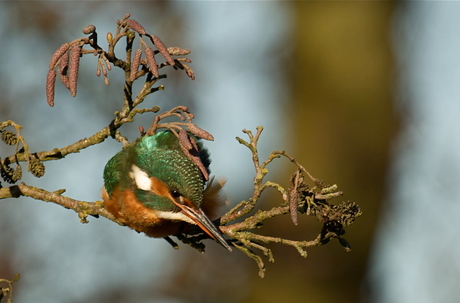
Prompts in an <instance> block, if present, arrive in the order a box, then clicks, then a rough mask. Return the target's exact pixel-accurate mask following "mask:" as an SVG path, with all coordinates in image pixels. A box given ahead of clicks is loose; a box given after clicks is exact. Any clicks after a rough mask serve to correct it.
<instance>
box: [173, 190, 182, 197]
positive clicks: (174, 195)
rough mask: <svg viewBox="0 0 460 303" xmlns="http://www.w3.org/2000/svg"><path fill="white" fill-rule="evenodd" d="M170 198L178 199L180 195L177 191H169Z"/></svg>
mask: <svg viewBox="0 0 460 303" xmlns="http://www.w3.org/2000/svg"><path fill="white" fill-rule="evenodd" d="M171 196H172V197H173V198H179V197H180V193H179V192H178V191H177V190H172V191H171Z"/></svg>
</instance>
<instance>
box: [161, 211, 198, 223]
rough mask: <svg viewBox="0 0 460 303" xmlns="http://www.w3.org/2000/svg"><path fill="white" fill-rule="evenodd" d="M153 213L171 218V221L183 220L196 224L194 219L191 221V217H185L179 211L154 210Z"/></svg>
mask: <svg viewBox="0 0 460 303" xmlns="http://www.w3.org/2000/svg"><path fill="white" fill-rule="evenodd" d="M155 214H156V215H157V216H158V217H160V218H162V219H166V220H171V221H185V222H187V223H190V224H194V225H196V223H195V221H193V220H192V219H190V218H189V217H187V216H186V215H184V214H183V213H180V212H179V213H176V212H172V211H161V210H157V211H155Z"/></svg>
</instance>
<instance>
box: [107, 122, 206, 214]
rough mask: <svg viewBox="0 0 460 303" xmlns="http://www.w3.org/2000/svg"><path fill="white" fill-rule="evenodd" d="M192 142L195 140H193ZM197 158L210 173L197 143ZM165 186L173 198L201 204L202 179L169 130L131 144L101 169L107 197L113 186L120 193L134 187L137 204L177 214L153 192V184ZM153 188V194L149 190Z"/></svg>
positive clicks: (175, 209) (174, 208) (198, 170)
mask: <svg viewBox="0 0 460 303" xmlns="http://www.w3.org/2000/svg"><path fill="white" fill-rule="evenodd" d="M192 140H196V139H194V137H192ZM197 146H198V153H199V158H200V160H201V162H202V163H203V165H204V166H205V167H206V169H207V170H208V172H209V164H210V158H209V153H208V151H207V150H206V149H205V148H204V147H203V146H202V144H201V142H199V141H198V142H197ZM155 180H159V181H161V182H163V183H164V184H165V185H167V187H168V190H169V193H171V195H172V196H173V197H175V196H176V197H177V196H183V197H185V198H186V199H188V200H190V201H191V203H192V204H193V205H194V206H195V207H197V208H199V207H200V206H201V203H202V201H203V188H204V185H205V179H204V177H203V174H202V173H201V171H200V169H199V168H198V167H197V165H195V163H194V162H193V161H192V160H191V159H190V158H189V157H187V156H186V155H185V154H184V152H183V151H182V149H181V146H180V144H179V140H178V138H177V137H176V136H175V135H174V134H173V133H171V132H170V131H163V132H159V133H157V134H156V135H154V136H144V137H142V138H140V139H139V140H138V141H136V142H135V143H134V144H133V145H131V146H128V147H127V148H125V149H124V150H122V151H120V152H119V153H118V154H116V155H115V156H114V157H113V158H112V159H111V160H110V161H109V162H108V163H107V165H106V167H105V170H104V181H105V188H106V190H107V193H108V194H109V195H111V194H112V192H113V191H114V189H115V187H116V186H119V187H120V188H119V190H125V189H127V188H130V187H134V188H133V190H135V191H136V195H137V196H138V198H139V201H140V202H142V203H143V204H144V205H145V206H147V207H149V208H152V209H156V210H162V211H178V210H179V209H178V207H177V206H176V205H174V204H173V203H171V201H170V200H169V199H168V198H167V197H166V196H165V195H164V194H165V193H163V192H157V193H155V186H154V184H152V182H155ZM152 186H154V187H153V189H154V190H153V191H152V190H150V189H151V188H152Z"/></svg>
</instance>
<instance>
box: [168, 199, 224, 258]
mask: <svg viewBox="0 0 460 303" xmlns="http://www.w3.org/2000/svg"><path fill="white" fill-rule="evenodd" d="M176 205H177V206H179V207H180V208H181V210H182V213H184V214H185V215H186V216H187V217H189V218H190V219H192V220H193V221H194V222H195V223H196V224H197V225H198V226H199V227H200V228H201V229H202V230H203V231H204V232H205V233H207V234H208V235H209V236H210V237H211V238H213V239H214V240H216V241H217V242H219V244H221V245H222V246H223V247H225V248H226V249H227V250H228V251H232V248H231V247H230V245H228V243H227V241H226V240H225V239H224V237H223V235H222V233H221V232H220V230H218V229H217V227H216V226H215V225H214V224H213V223H212V222H211V220H210V219H209V218H208V217H207V216H206V215H205V214H204V212H203V210H201V208H199V209H193V208H191V207H190V206H187V205H184V204H179V203H176Z"/></svg>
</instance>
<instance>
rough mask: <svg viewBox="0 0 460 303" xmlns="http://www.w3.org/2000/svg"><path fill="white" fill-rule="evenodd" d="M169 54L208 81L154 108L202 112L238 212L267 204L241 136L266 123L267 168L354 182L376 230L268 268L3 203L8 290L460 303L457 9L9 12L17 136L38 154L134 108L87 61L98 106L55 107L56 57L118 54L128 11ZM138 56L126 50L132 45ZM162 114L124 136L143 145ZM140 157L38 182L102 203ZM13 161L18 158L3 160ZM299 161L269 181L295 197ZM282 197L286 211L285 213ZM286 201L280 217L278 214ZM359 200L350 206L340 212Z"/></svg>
mask: <svg viewBox="0 0 460 303" xmlns="http://www.w3.org/2000/svg"><path fill="white" fill-rule="evenodd" d="M128 12H129V13H131V16H132V18H133V19H135V20H137V21H139V22H140V23H141V24H142V25H143V26H144V27H145V28H146V30H147V31H148V32H149V33H151V34H154V35H157V36H159V37H160V38H161V39H162V40H163V41H164V42H165V44H166V45H167V46H179V47H183V48H188V49H191V50H192V53H191V55H190V58H191V59H192V61H193V63H192V64H191V66H192V68H193V69H194V71H195V73H196V80H195V81H190V80H189V79H188V78H187V77H186V75H185V73H182V72H175V71H173V70H172V69H171V70H169V71H167V73H168V78H167V79H165V80H163V81H162V82H161V84H164V85H165V87H166V88H165V90H164V91H161V92H157V93H155V94H153V95H151V96H150V97H149V98H148V100H147V101H146V105H145V106H153V105H159V106H160V107H161V108H162V110H167V109H170V108H172V107H174V106H176V105H187V106H189V107H190V109H191V111H192V112H193V113H195V115H196V117H197V118H196V123H197V124H198V125H200V126H201V127H203V128H204V129H206V130H208V131H209V132H211V133H212V134H213V135H214V136H215V138H216V140H215V141H214V142H212V143H209V144H207V146H208V148H209V149H210V151H211V153H212V158H213V163H212V166H211V169H212V172H213V174H215V175H216V176H220V177H223V178H226V179H227V180H228V183H227V186H226V188H227V195H228V196H229V199H230V202H231V203H233V204H234V203H237V202H238V201H240V200H243V199H247V198H248V197H249V196H250V195H251V190H252V186H251V184H252V178H253V170H252V164H251V159H250V153H249V151H248V150H247V149H245V148H244V147H243V146H241V145H239V144H238V143H237V142H236V140H235V139H234V137H236V136H243V134H242V133H241V130H242V129H250V130H255V128H256V126H258V125H263V126H264V128H265V130H264V133H263V134H262V138H261V140H260V147H261V155H262V157H264V156H266V155H268V154H269V153H270V152H271V151H272V150H281V149H284V150H286V151H288V152H290V154H291V155H293V156H294V157H295V158H296V159H297V160H298V161H299V162H301V163H302V164H303V165H304V166H305V167H306V168H307V169H308V170H309V171H310V172H311V173H312V174H313V175H314V176H315V177H317V178H320V179H323V180H325V181H326V182H328V183H336V184H338V186H339V189H341V190H343V191H344V192H345V196H344V197H343V199H344V200H353V201H356V202H357V203H358V204H359V205H360V206H361V208H362V211H363V213H364V214H363V216H362V217H360V218H359V219H358V220H357V221H356V222H355V224H354V225H352V226H351V227H349V228H348V229H347V234H346V235H345V238H346V239H347V240H348V241H349V242H350V243H351V245H352V252H350V253H346V252H345V251H344V249H343V248H342V247H341V246H340V245H339V244H338V243H337V242H336V241H334V242H331V243H329V244H328V245H326V246H323V247H316V248H311V249H309V250H308V253H309V255H308V257H307V258H306V259H304V258H302V257H300V256H299V255H298V254H297V252H296V251H295V249H293V248H291V247H284V246H279V245H272V246H271V248H273V252H274V257H275V263H268V261H267V262H266V264H267V270H266V277H265V278H264V279H260V278H259V277H258V275H257V272H258V270H257V266H256V265H255V263H254V262H253V261H252V260H250V259H248V258H247V257H246V256H243V255H242V254H241V253H239V252H236V251H235V252H233V253H231V254H230V253H228V252H226V251H225V250H224V249H222V248H221V247H219V246H218V245H217V244H215V243H212V242H208V243H207V252H206V253H205V254H204V255H201V254H200V253H198V252H197V251H195V250H193V249H191V248H189V247H187V246H185V245H181V247H180V249H179V250H178V251H175V250H173V249H172V248H171V247H170V246H169V244H167V243H166V242H165V241H163V240H159V239H151V238H147V237H145V236H144V235H141V234H137V233H135V232H133V231H132V230H129V229H128V228H125V227H120V226H118V225H116V224H113V223H112V222H110V221H108V220H106V219H104V218H100V219H95V218H89V220H90V223H89V224H86V225H85V224H81V223H79V219H78V217H77V215H76V214H75V213H74V212H73V211H69V210H66V209H64V208H62V207H59V206H57V205H54V204H52V203H44V202H42V201H35V200H32V199H26V198H21V199H8V200H2V201H0V231H1V232H0V278H5V279H10V278H12V277H13V276H14V274H15V273H18V272H19V273H20V274H21V280H20V281H19V282H18V283H16V284H15V285H14V298H13V299H14V300H13V302H15V303H18V302H165V303H181V302H279V301H281V300H283V302H315V303H316V302H318V303H322V302H325V303H326V302H457V300H458V297H459V295H460V291H459V289H458V285H459V283H460V261H459V258H458V255H459V254H460V247H459V245H457V244H456V239H457V236H458V230H459V225H460V224H459V220H458V219H457V217H458V213H459V211H460V209H459V208H460V207H459V205H460V204H459V202H460V192H459V186H458V182H459V180H460V169H459V168H460V167H459V166H460V161H459V160H460V156H459V150H460V148H459V147H460V140H459V136H458V134H457V132H456V131H457V130H458V129H459V119H458V116H459V114H460V102H459V101H458V99H459V97H460V86H459V85H458V82H459V81H460V36H459V35H458V32H459V31H458V29H459V28H460V21H459V20H458V13H459V12H460V3H457V2H393V1H382V2H380V1H379V2H361V1H359V2H355V1H343V2H342V1H340V2H335V1H327V2H324V1H318V2H313V1H308V2H299V1H295V2H290V1H283V2H276V1H274V2H261V1H260V2H259V1H253V2H236V1H235V2H233V1H232V2H230V1H215V2H201V1H196V2H195V1H194V2H184V1H169V2H163V1H158V2H157V1H152V2H147V1H139V2H137V1H130V2H118V1H104V2H103V1H95V2H77V1H52V2H49V1H46V2H41V1H8V2H0V20H1V21H0V22H1V27H0V39H1V41H2V42H1V46H2V53H1V56H0V67H1V68H0V91H1V92H2V93H1V97H0V121H4V120H14V121H15V122H16V123H18V124H20V125H22V126H23V127H24V129H23V131H22V135H23V136H24V137H25V138H26V140H27V142H28V144H29V147H30V148H31V149H32V150H34V151H42V150H50V149H52V148H54V147H63V146H66V145H69V144H71V143H73V142H75V141H78V140H80V139H82V138H84V137H88V136H90V135H92V134H94V133H95V132H97V131H98V130H100V129H101V128H103V127H104V126H106V125H107V124H108V123H110V121H111V120H112V117H113V112H114V111H115V110H117V109H118V108H119V107H120V104H121V102H122V86H120V85H122V80H123V76H122V75H121V74H120V72H119V71H117V70H116V69H114V70H112V71H111V72H110V73H109V78H110V80H111V85H110V86H109V87H106V86H105V85H104V83H103V79H99V78H97V77H96V76H95V71H96V65H95V64H96V59H95V58H92V57H91V56H85V57H84V59H83V61H82V62H83V63H82V68H81V70H80V74H79V85H78V95H77V97H76V98H71V97H70V95H69V94H68V92H67V91H66V90H65V88H64V87H63V86H62V85H60V84H59V85H58V86H57V91H56V105H55V107H54V108H50V107H48V105H47V104H46V99H45V79H46V73H47V69H48V62H49V58H50V57H51V55H52V54H53V52H54V51H55V50H56V49H57V48H58V47H59V46H60V45H61V44H62V43H64V42H67V41H71V40H74V39H76V38H79V37H82V36H83V34H82V33H81V30H82V29H83V28H84V27H85V26H86V25H88V24H94V25H95V26H96V27H97V31H98V33H99V35H100V44H101V45H105V44H104V42H103V41H104V40H105V34H106V33H107V32H108V31H111V32H115V28H116V25H115V21H116V20H117V19H120V18H122V17H123V16H124V15H125V14H126V13H128ZM119 51H120V52H122V51H123V49H122V47H120V50H119ZM152 119H153V117H152V116H148V115H144V116H143V117H142V118H141V119H138V120H136V122H134V123H133V124H132V125H129V126H126V127H125V128H123V129H122V131H124V133H125V134H127V135H128V136H129V138H130V139H131V140H133V139H135V137H136V134H137V126H138V125H143V126H144V127H145V126H148V125H149V124H150V123H151V121H152ZM120 148H121V146H120V144H119V143H117V142H115V141H114V140H107V141H106V142H104V143H102V144H99V145H98V146H93V147H90V148H88V149H86V150H83V151H82V152H81V153H80V154H74V155H69V156H68V157H66V158H65V159H63V160H60V161H54V162H49V163H45V164H46V174H45V176H44V177H43V178H41V179H35V178H33V177H31V176H26V177H25V178H24V181H25V182H26V183H28V184H30V185H33V186H38V187H43V188H45V189H47V190H49V191H54V190H57V189H60V188H65V189H67V191H66V195H67V196H70V197H72V198H75V199H79V200H86V201H95V200H98V199H99V191H100V188H101V187H102V170H103V167H104V165H105V163H106V162H107V160H108V159H109V158H110V157H112V156H113V155H114V154H115V153H116V152H117V151H118V150H119V149H120ZM12 152H13V151H12V150H11V149H8V148H7V147H6V146H5V145H0V155H1V156H5V155H10V154H11V153H12ZM293 170H294V167H293V166H291V164H290V163H289V162H288V161H285V162H283V161H282V160H280V162H278V163H277V164H275V165H273V166H272V170H271V171H270V174H269V177H270V178H271V179H272V180H273V181H275V182H280V183H281V184H283V185H286V184H288V180H289V176H290V175H291V174H292V172H293ZM269 196H271V197H269ZM274 197H275V195H270V194H267V195H266V196H265V197H264V198H265V202H264V205H263V206H262V207H263V208H269V207H270V206H271V205H274V204H275V203H278V202H279V200H276V199H274ZM336 202H340V201H336ZM320 229H321V226H320V224H319V223H317V222H316V221H315V220H314V219H313V218H309V217H301V218H300V222H299V226H297V227H295V226H294V225H293V224H292V223H291V222H290V219H289V218H282V219H275V220H273V221H272V223H271V224H267V225H266V226H264V227H263V229H261V230H260V232H263V233H265V234H271V235H275V236H280V237H285V238H290V239H298V240H303V239H305V240H309V239H312V238H313V237H315V235H316V234H317V233H318V232H319V231H320Z"/></svg>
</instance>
